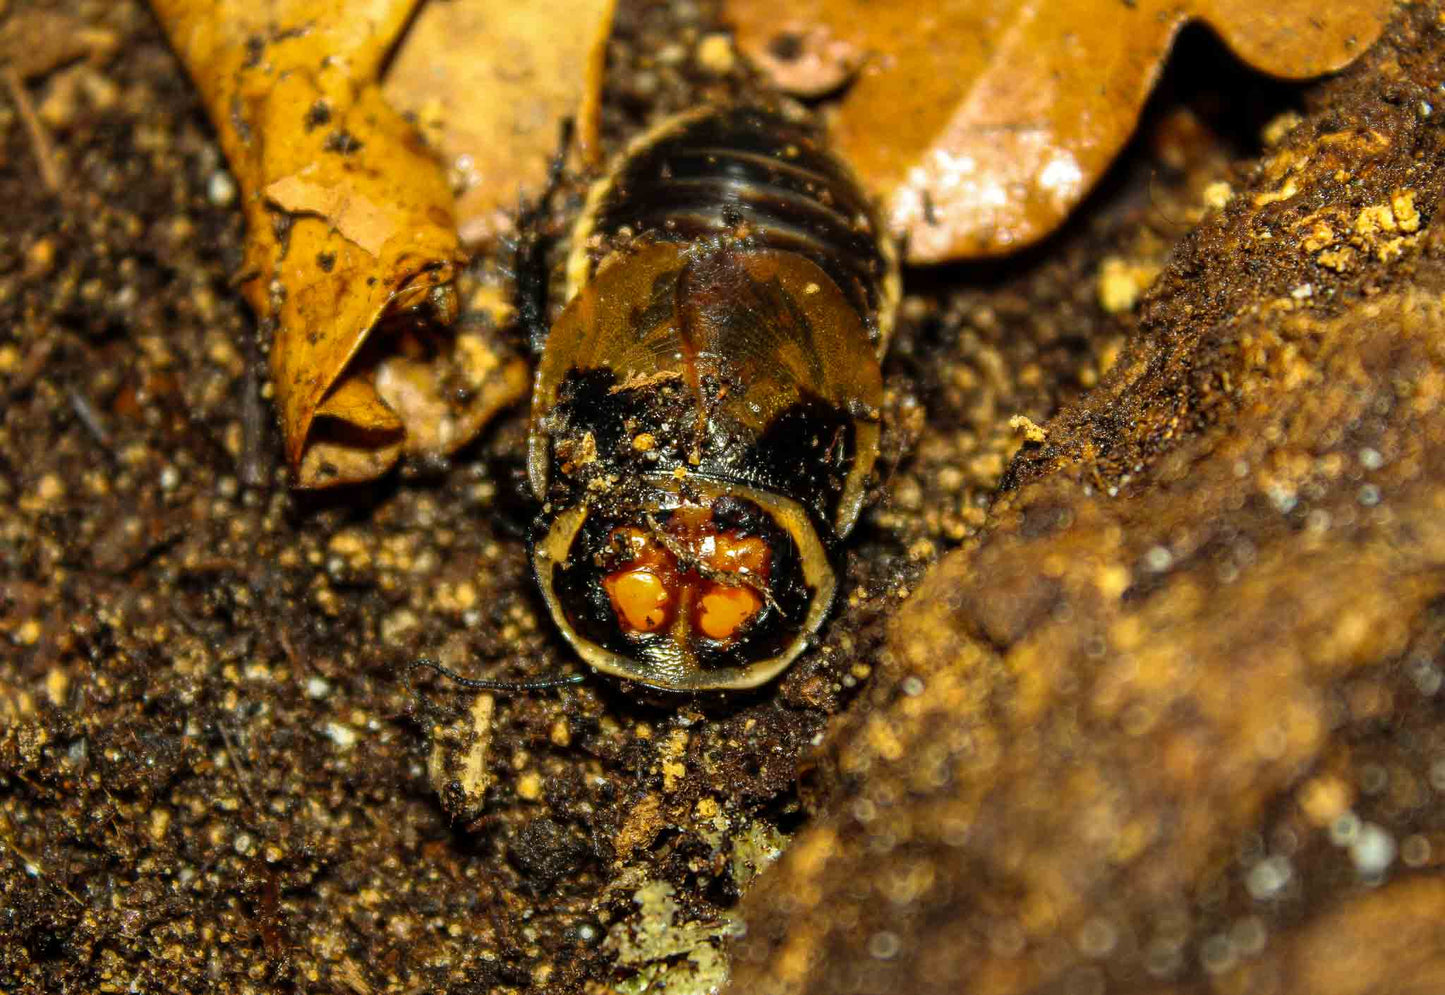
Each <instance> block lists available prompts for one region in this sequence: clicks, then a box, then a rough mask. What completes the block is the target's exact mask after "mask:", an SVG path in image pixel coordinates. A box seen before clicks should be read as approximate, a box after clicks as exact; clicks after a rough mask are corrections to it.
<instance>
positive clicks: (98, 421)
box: [66, 387, 111, 456]
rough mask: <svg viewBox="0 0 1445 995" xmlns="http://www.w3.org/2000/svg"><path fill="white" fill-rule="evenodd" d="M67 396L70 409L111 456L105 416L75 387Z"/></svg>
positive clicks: (67, 392)
mask: <svg viewBox="0 0 1445 995" xmlns="http://www.w3.org/2000/svg"><path fill="white" fill-rule="evenodd" d="M66 396H67V397H68V398H69V400H70V410H72V411H74V412H75V417H76V418H78V419H79V420H80V424H81V425H83V426H84V427H85V430H86V431H87V432H89V433H90V436H91V438H93V439H94V440H95V441H96V442H97V443H98V444H99V445H100V448H101V449H104V450H105V454H106V455H107V456H110V455H111V438H110V430H109V429H108V428H106V425H105V417H104V416H103V415H102V414H101V413H100V412H99V411H97V410H96V408H95V405H94V404H92V403H90V398H88V397H86V396H85V395H84V394H82V393H81V392H80V391H78V390H76V389H75V388H74V387H72V388H71V389H70V390H68V391H66Z"/></svg>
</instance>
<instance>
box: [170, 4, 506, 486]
mask: <svg viewBox="0 0 1445 995" xmlns="http://www.w3.org/2000/svg"><path fill="white" fill-rule="evenodd" d="M413 6H414V0H266V2H257V0H220V2H216V3H211V4H195V3H190V2H187V0H154V7H155V9H156V12H157V14H158V15H159V17H160V19H161V22H162V24H163V25H164V26H165V29H166V32H167V34H168V35H169V37H170V40H171V43H172V44H173V45H174V47H175V49H176V51H177V52H178V53H179V54H180V56H181V58H182V59H183V60H184V62H185V63H186V66H187V68H188V69H189V70H190V72H191V75H192V77H193V78H194V79H195V81H196V84H197V86H198V88H199V89H200V91H201V95H202V98H203V99H204V101H205V103H206V106H207V108H208V110H209V111H210V115H211V120H212V121H213V122H214V124H215V127H216V131H217V134H218V137H219V139H220V143H221V147H222V148H223V149H224V151H225V153H226V158H227V160H228V161H229V163H230V167H231V170H232V172H233V173H234V174H235V177H236V180H237V182H238V183H239V185H240V187H241V191H242V195H243V206H244V210H245V215H246V223H247V242H246V263H245V272H244V274H243V281H242V289H243V292H244V293H245V295H246V297H247V299H248V300H249V301H250V303H251V305H252V307H254V308H255V310H256V312H257V314H258V315H260V316H261V317H262V318H263V319H270V320H272V321H274V327H275V335H274V339H273V341H272V343H271V352H270V361H271V373H272V377H273V379H274V381H275V386H276V402H277V406H278V408H279V410H280V416H281V425H282V430H283V432H284V435H285V444H286V455H287V458H288V459H289V461H290V462H291V464H292V465H293V466H294V467H296V468H297V482H298V484H299V485H300V486H303V487H318V486H326V485H329V484H334V483H345V482H349V481H357V480H365V479H369V478H371V477H375V476H377V475H378V474H380V473H382V472H385V470H386V469H387V468H388V467H390V466H391V465H392V464H393V463H394V462H395V461H396V459H397V457H398V456H399V455H400V453H401V452H402V451H403V450H405V449H417V448H419V447H421V446H422V445H423V444H424V443H425V442H427V441H435V440H436V439H437V438H438V437H439V433H438V432H437V431H436V430H435V429H434V427H431V426H418V425H414V424H413V423H412V422H411V421H410V420H409V417H410V416H411V415H412V414H414V413H415V412H416V411H417V410H418V409H419V408H420V409H423V410H426V412H427V414H428V416H430V415H431V414H432V413H434V409H432V408H429V407H425V406H419V405H417V404H416V403H414V402H413V401H412V399H413V398H414V396H415V395H416V394H417V393H418V392H427V391H429V392H430V394H431V395H432V396H433V397H434V398H440V397H444V396H445V397H448V398H455V397H456V396H457V394H456V392H455V388H454V387H451V386H450V381H451V380H453V379H455V378H457V377H461V378H462V379H463V380H465V381H467V386H468V388H469V392H468V393H467V394H466V395H465V400H464V401H461V402H458V401H455V400H453V401H451V402H449V403H450V407H449V409H448V410H449V411H450V412H451V414H450V420H451V423H452V425H453V426H454V427H456V426H461V425H475V426H477V427H480V424H481V422H482V421H484V420H485V417H487V416H489V415H490V413H491V412H494V411H495V410H496V409H497V408H498V407H500V406H501V405H502V404H505V403H507V402H509V401H511V400H513V399H515V398H516V397H517V396H519V395H520V394H521V392H522V390H523V389H524V387H525V384H524V383H523V380H524V377H523V373H522V369H521V365H520V360H513V361H511V363H508V362H506V361H504V360H503V358H502V354H501V352H500V351H498V350H497V349H495V348H492V347H490V346H488V345H483V347H482V349H481V351H482V352H485V353H486V356H487V361H486V362H484V363H483V364H482V365H481V366H478V365H477V361H476V357H477V356H478V354H479V352H478V349H477V348H474V347H468V348H459V346H458V344H457V340H453V339H447V340H446V341H445V342H442V343H440V344H437V345H434V346H433V348H432V349H431V351H430V353H429V354H428V357H427V358H428V360H429V362H428V368H427V370H426V371H425V373H422V372H419V371H418V370H417V369H416V368H415V364H416V362H417V361H416V359H414V358H413V357H410V356H402V357H398V356H396V355H395V354H394V352H393V351H391V350H392V349H394V346H395V343H394V342H387V343H384V344H380V345H378V344H375V343H368V339H369V337H371V336H372V332H373V329H374V328H375V327H376V326H377V324H378V322H380V321H381V319H382V318H383V317H385V316H387V315H394V314H399V313H402V312H405V311H406V310H408V309H411V308H419V307H421V306H423V305H426V304H428V303H430V304H432V305H434V306H435V305H440V306H437V307H435V310H436V311H438V312H439V317H440V318H441V319H442V320H446V319H447V318H448V317H449V316H450V313H451V312H452V310H453V308H452V307H451V306H450V303H449V302H450V301H451V299H452V297H451V291H450V287H449V286H447V285H448V284H449V281H451V279H452V277H453V274H454V272H455V267H456V265H457V264H458V263H459V262H460V260H461V254H460V249H459V246H458V241H457V235H456V222H455V216H454V211H453V196H452V191H451V189H450V187H449V185H448V182H447V178H446V174H445V171H444V170H443V168H442V167H441V165H440V163H439V162H438V161H437V160H436V159H435V158H434V157H433V155H432V154H431V153H430V151H429V150H428V149H427V147H426V145H425V142H424V141H423V139H422V137H421V135H420V134H419V133H418V132H417V131H416V129H415V128H414V127H413V126H412V125H411V124H410V123H408V122H407V121H406V120H405V119H404V118H403V117H402V115H401V114H399V113H397V111H395V110H394V109H393V108H392V107H391V106H390V105H389V104H388V103H387V101H386V100H385V98H384V97H383V96H382V93H381V90H380V88H379V87H378V86H377V84H376V82H375V80H376V77H377V73H378V72H379V70H380V68H381V65H382V63H383V61H384V59H385V58H386V56H387V54H388V52H389V51H390V48H391V46H392V45H393V44H394V43H395V41H396V39H397V37H398V35H399V33H400V32H401V30H402V29H403V27H404V25H405V24H406V21H407V18H408V17H409V16H410V14H411V10H412V7H413ZM364 345H366V346H367V348H366V349H365V350H363V346H364ZM396 363H399V364H401V367H402V368H404V371H405V372H398V371H396V370H392V369H391V367H392V364H396ZM397 375H400V376H404V377H405V378H406V379H407V380H408V382H409V383H410V384H411V388H410V389H409V390H408V392H407V397H408V403H406V404H403V405H401V406H400V407H398V406H396V405H394V404H393V403H391V402H392V400H393V398H392V397H391V396H388V393H387V392H386V391H385V390H382V389H381V385H382V384H383V383H384V382H387V381H388V380H389V379H390V378H392V377H394V376H397ZM519 384H520V385H521V386H519ZM449 389H450V390H451V392H450V393H446V392H447V391H448V390H449ZM483 412H484V413H485V415H483V414H482V413H483ZM442 434H445V435H446V436H447V439H448V443H449V445H448V447H446V449H444V450H443V451H449V449H450V448H455V445H460V444H461V442H464V441H465V439H461V441H460V442H459V441H456V439H457V438H458V436H457V434H456V433H455V432H453V431H448V432H446V433H442ZM453 443H454V444H453Z"/></svg>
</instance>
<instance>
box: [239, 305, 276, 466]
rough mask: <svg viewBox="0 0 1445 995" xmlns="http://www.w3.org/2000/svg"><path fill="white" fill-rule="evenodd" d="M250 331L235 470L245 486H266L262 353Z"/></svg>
mask: <svg viewBox="0 0 1445 995" xmlns="http://www.w3.org/2000/svg"><path fill="white" fill-rule="evenodd" d="M259 334H260V332H259V331H253V332H252V333H251V335H250V336H248V337H247V341H246V375H245V376H243V377H242V378H241V391H242V394H241V465H240V466H239V467H238V468H237V470H238V475H239V476H240V478H241V484H242V485H243V486H245V487H255V488H260V487H265V486H266V485H267V484H268V483H270V482H271V464H270V460H269V459H267V456H268V453H267V450H266V406H265V404H264V403H263V402H262V400H261V350H260V349H259V348H257V345H256V336H257V335H259Z"/></svg>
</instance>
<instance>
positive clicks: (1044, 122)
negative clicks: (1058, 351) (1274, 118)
mask: <svg viewBox="0 0 1445 995" xmlns="http://www.w3.org/2000/svg"><path fill="white" fill-rule="evenodd" d="M1392 7H1393V4H1392V3H1391V2H1390V0H1355V2H1349V3H1334V4H1327V5H1320V4H1318V3H1313V2H1309V0H1291V2H1289V3H1273V4H1265V5H1261V4H1258V3H1251V2H1249V0H1243V2H1241V0H1200V2H1196V3H1189V4H1176V3H1165V2H1158V0H1137V2H1127V3H1119V2H1116V0H1052V2H1050V0H1014V2H1008V3H993V4H988V5H980V4H978V3H975V2H970V0H952V2H948V3H941V4H934V5H932V6H930V7H929V8H928V9H927V10H926V11H924V10H921V9H919V8H918V7H916V6H914V5H912V4H906V3H874V2H869V0H805V2H802V3H794V4H789V5H788V7H787V10H786V14H785V15H784V16H781V17H780V16H779V11H778V7H777V4H776V3H772V2H770V0H726V2H725V4H724V8H725V16H726V17H727V19H728V21H729V22H730V23H731V24H732V25H733V26H734V27H735V29H736V31H737V40H738V46H739V48H741V49H742V51H743V53H744V54H745V55H747V56H748V57H750V58H751V59H752V60H753V61H754V62H756V63H757V64H758V65H759V66H760V67H761V68H762V69H763V71H764V72H766V73H768V74H769V75H770V77H771V79H772V81H773V83H774V84H775V85H777V86H778V87H780V88H781V89H783V90H786V91H789V92H792V93H797V94H800V95H803V96H809V97H816V96H821V95H824V94H828V93H831V92H832V91H834V90H838V89H840V88H843V87H845V86H846V89H845V90H844V92H843V93H842V96H841V99H840V100H839V101H838V104H837V107H836V108H835V113H833V115H832V124H833V132H834V137H835V139H836V142H837V145H838V148H839V149H840V151H841V152H842V153H843V155H844V156H845V157H846V158H848V159H849V161H851V162H852V164H853V167H854V168H855V169H856V170H857V171H858V174H859V176H860V178H862V180H863V181H864V183H865V184H867V185H868V186H869V187H870V188H871V189H872V190H873V191H875V192H876V193H877V194H878V195H879V196H881V197H884V198H886V200H887V202H888V214H889V216H890V220H891V223H892V225H893V226H894V228H895V229H896V231H897V232H898V234H899V235H900V236H902V237H904V238H905V239H906V245H907V250H908V258H909V259H910V260H911V261H913V262H919V263H931V262H940V261H943V260H947V259H960V258H970V257H975V256H989V255H997V254H999V253H1003V252H1013V251H1016V250H1018V249H1020V248H1022V247H1024V246H1026V245H1028V244H1030V243H1032V242H1036V241H1038V240H1039V239H1041V238H1043V237H1044V236H1045V235H1048V234H1049V233H1050V232H1052V231H1054V230H1055V229H1056V228H1057V227H1058V226H1059V225H1060V224H1061V223H1062V222H1063V220H1064V218H1065V217H1067V215H1068V214H1069V212H1070V211H1071V210H1073V208H1074V206H1075V205H1076V204H1078V203H1079V201H1080V200H1082V199H1083V197H1084V195H1085V194H1087V193H1088V192H1089V190H1090V189H1091V188H1092V187H1093V186H1094V184H1095V183H1096V182H1098V180H1099V178H1100V176H1102V175H1103V173H1104V171H1105V169H1107V168H1108V166H1109V164H1110V163H1111V162H1112V161H1113V160H1114V157H1115V156H1116V155H1117V154H1118V152H1119V150H1120V149H1121V148H1122V147H1123V146H1124V143H1125V142H1126V141H1127V140H1128V138H1129V136H1130V135H1131V134H1133V132H1134V127H1135V123H1136V121H1137V120H1138V116H1139V112H1140V109H1141V108H1142V107H1143V106H1144V101H1145V99H1146V98H1147V97H1148V95H1149V92H1150V90H1151V89H1152V88H1153V86H1154V83H1155V81H1156V80H1157V79H1158V77H1159V73H1160V69H1161V66H1162V64H1163V61H1164V57H1165V55H1166V54H1167V53H1168V51H1169V48H1170V46H1171V44H1172V43H1173V41H1174V37H1175V35H1176V34H1178V32H1179V30H1180V29H1181V28H1182V27H1183V26H1184V25H1185V24H1186V23H1188V22H1190V21H1192V20H1201V21H1203V22H1205V23H1206V24H1208V25H1209V26H1210V27H1212V28H1213V29H1214V30H1216V31H1218V32H1219V33H1220V35H1222V36H1223V37H1224V39H1225V41H1226V42H1227V43H1228V44H1229V45H1230V47H1231V48H1233V49H1234V51H1235V52H1237V53H1238V54H1239V56H1240V57H1241V58H1242V59H1244V60H1245V61H1246V62H1248V63H1250V64H1251V65H1253V66H1255V67H1256V68H1258V69H1260V70H1262V71H1263V72H1267V73H1271V74H1273V75H1276V76H1283V77H1287V78H1291V79H1302V78H1306V77H1310V76H1317V75H1319V74H1321V73H1328V72H1334V71H1336V70H1339V69H1341V68H1342V67H1344V66H1346V65H1348V64H1349V63H1350V61H1351V60H1353V59H1355V58H1358V57H1359V55H1360V54H1361V53H1362V52H1364V51H1365V49H1366V48H1368V47H1369V45H1370V43H1371V42H1373V41H1374V40H1375V38H1376V37H1377V36H1378V35H1379V33H1380V30H1381V28H1382V27H1383V25H1384V22H1385V18H1386V16H1387V15H1388V14H1389V12H1390V10H1391V8H1392Z"/></svg>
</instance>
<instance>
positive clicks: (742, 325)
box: [527, 105, 899, 691]
mask: <svg viewBox="0 0 1445 995" xmlns="http://www.w3.org/2000/svg"><path fill="white" fill-rule="evenodd" d="M566 278H567V284H568V286H567V298H568V300H567V303H566V305H565V308H564V310H563V311H562V313H561V315H560V317H559V318H558V319H557V321H556V322H555V323H554V324H553V325H552V326H551V329H550V331H549V332H547V333H546V335H545V341H544V342H543V343H542V355H541V360H540V363H539V366H538V369H537V374H536V383H535V387H534V390H533V395H532V415H531V429H530V436H529V442H528V454H527V471H528V477H529V480H530V485H531V488H532V491H533V492H534V494H535V495H536V497H537V499H538V500H539V501H540V502H542V510H541V513H540V515H539V516H538V518H537V520H536V522H535V524H534V526H533V528H532V534H531V536H530V540H529V541H530V548H531V558H532V564H533V568H534V570H535V573H536V578H537V583H538V585H539V587H540V589H541V592H542V596H543V598H544V599H545V601H546V604H547V607H548V609H549V610H550V612H551V615H552V618H553V620H554V622H555V623H556V625H557V627H558V629H559V630H560V631H561V632H562V634H563V635H564V636H565V637H566V639H567V640H568V642H569V643H571V645H572V646H573V647H574V648H575V650H576V651H577V653H578V654H579V655H580V656H581V658H582V659H583V660H584V661H585V662H586V663H587V664H588V665H590V666H591V667H592V668H593V669H595V670H597V671H600V672H602V673H606V674H611V675H615V676H618V677H622V678H626V679H629V680H632V681H635V682H638V683H640V684H642V685H646V686H649V687H652V688H658V689H663V690H669V691H694V690H705V689H740V688H751V687H755V686H757V685H760V684H763V683H765V682H767V681H769V680H771V679H772V678H774V677H776V676H777V675H778V674H780V673H781V672H782V671H783V670H785V669H786V668H787V667H788V666H789V664H791V663H792V662H793V661H794V660H795V659H796V658H797V657H798V655H799V654H800V653H802V652H803V651H804V649H805V648H806V647H807V646H808V644H809V642H810V640H812V639H813V638H815V636H816V633H817V632H818V630H819V628H820V627H821V626H822V625H823V623H824V621H825V620H826V618H827V617H828V614H829V612H830V610H831V608H832V605H833V602H834V599H835V596H836V594H837V591H838V586H839V585H838V569H839V568H838V557H839V554H840V549H841V546H842V543H843V540H844V539H845V538H846V537H847V536H848V534H849V533H850V532H851V531H852V529H853V527H854V526H855V525H856V524H857V521H858V518H859V515H860V514H861V512H862V510H863V506H864V503H865V500H866V496H867V493H868V489H869V480H870V476H871V474H872V472H873V469H874V466H875V463H876V462H877V460H878V450H879V436H880V428H881V427H880V409H881V407H882V401H883V379H882V374H881V372H880V358H881V357H882V355H883V352H884V350H885V348H886V347H887V344H888V339H889V334H890V332H891V331H892V326H893V319H894V312H895V309H896V306H897V302H898V297H899V274H898V257H897V252H896V249H895V247H894V245H893V243H892V242H891V241H890V240H889V237H888V235H887V233H886V231H885V229H884V227H883V226H882V224H881V223H880V219H879V216H878V214H877V212H876V211H875V208H874V205H873V204H872V203H871V202H870V200H869V198H868V197H867V196H866V195H865V194H864V193H863V192H862V190H861V188H860V186H859V183H858V181H857V180H856V179H855V178H854V177H853V174H852V173H851V172H850V171H849V169H848V168H847V167H846V166H845V165H844V164H843V163H842V162H841V161H840V160H838V159H837V158H835V157H834V156H833V155H832V154H831V153H830V152H829V151H828V149H827V147H826V144H825V142H824V140H823V136H822V135H821V133H820V132H819V131H818V130H817V129H816V128H814V127H813V126H812V125H811V124H810V123H809V122H808V121H807V119H806V118H804V117H802V116H801V115H795V114H790V113H788V112H786V111H784V110H781V109H774V108H770V107H761V106H739V105H731V106H722V107H706V108H699V109H695V110H692V111H689V112H686V113H683V114H681V115H678V116H676V117H674V118H672V119H670V120H667V121H665V122H663V123H662V124H661V125H659V126H657V127H656V128H654V129H652V130H651V131H649V132H648V133H646V134H644V135H643V136H642V137H641V138H640V139H638V140H637V141H635V142H634V143H632V144H631V146H630V147H628V148H627V150H626V151H625V153H624V154H623V155H622V156H621V157H620V158H619V160H618V161H617V163H616V165H615V166H614V167H613V168H612V169H611V170H610V171H609V172H608V173H607V174H606V175H605V176H604V177H603V178H602V179H601V180H599V181H598V182H597V183H596V184H594V185H593V187H592V188H591V190H590V192H589V195H588V197H587V200H586V203H585V206H584V208H583V211H582V214H581V217H580V219H579V220H578V222H577V224H576V227H575V229H574V231H573V234H572V238H571V245H570V252H569V254H568V256H567V260H566Z"/></svg>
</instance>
